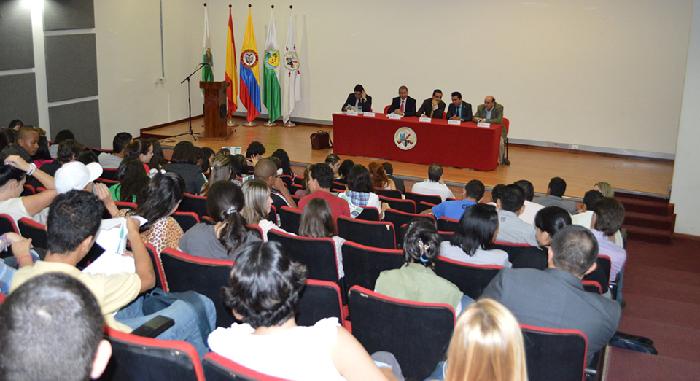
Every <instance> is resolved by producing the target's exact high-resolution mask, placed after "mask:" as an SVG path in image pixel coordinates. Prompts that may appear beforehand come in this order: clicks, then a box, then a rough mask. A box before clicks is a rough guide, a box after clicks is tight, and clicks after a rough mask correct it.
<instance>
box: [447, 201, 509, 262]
mask: <svg viewBox="0 0 700 381" xmlns="http://www.w3.org/2000/svg"><path fill="white" fill-rule="evenodd" d="M497 235H498V212H497V211H496V208H495V207H494V206H493V205H489V204H476V205H473V206H471V207H469V208H467V209H465V210H464V214H463V215H462V218H460V220H459V225H458V226H457V232H456V233H455V235H454V236H453V237H452V239H451V243H452V245H453V246H459V247H461V248H462V251H464V252H465V253H466V254H467V255H469V256H472V255H474V253H476V251H477V250H478V249H486V247H487V246H488V245H489V244H490V243H491V242H493V241H494V240H495V239H496V236H497Z"/></svg>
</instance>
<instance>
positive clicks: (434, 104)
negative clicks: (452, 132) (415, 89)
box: [417, 89, 447, 119]
mask: <svg viewBox="0 0 700 381" xmlns="http://www.w3.org/2000/svg"><path fill="white" fill-rule="evenodd" d="M446 106H447V105H446V104H445V102H443V101H442V90H440V89H435V90H433V96H432V97H431V98H428V99H426V100H424V101H423V104H422V105H421V106H420V108H419V109H418V112H417V114H418V115H425V116H427V117H430V118H438V119H441V118H442V114H444V113H445V107H446Z"/></svg>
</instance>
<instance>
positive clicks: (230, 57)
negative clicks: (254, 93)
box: [225, 6, 238, 118]
mask: <svg viewBox="0 0 700 381" xmlns="http://www.w3.org/2000/svg"><path fill="white" fill-rule="evenodd" d="M225 77H226V78H225V81H226V82H227V83H228V87H227V88H226V101H227V102H226V104H227V109H228V112H227V116H228V117H229V118H230V117H231V115H233V113H234V112H236V109H237V108H238V104H237V103H238V76H237V75H236V43H235V42H234V40H233V17H232V16H231V7H230V6H229V9H228V33H227V34H226V74H225Z"/></svg>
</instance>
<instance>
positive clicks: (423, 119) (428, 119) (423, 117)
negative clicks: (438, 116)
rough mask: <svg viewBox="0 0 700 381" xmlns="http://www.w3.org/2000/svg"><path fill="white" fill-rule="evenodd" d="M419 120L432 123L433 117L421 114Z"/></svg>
mask: <svg viewBox="0 0 700 381" xmlns="http://www.w3.org/2000/svg"><path fill="white" fill-rule="evenodd" d="M418 121H419V122H421V123H430V122H432V119H430V117H427V116H421V117H420V118H418Z"/></svg>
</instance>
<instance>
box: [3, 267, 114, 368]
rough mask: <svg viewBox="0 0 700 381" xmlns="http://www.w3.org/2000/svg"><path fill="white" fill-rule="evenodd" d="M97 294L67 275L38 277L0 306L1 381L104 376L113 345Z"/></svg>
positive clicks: (18, 289) (52, 274) (19, 288)
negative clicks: (106, 329)
mask: <svg viewBox="0 0 700 381" xmlns="http://www.w3.org/2000/svg"><path fill="white" fill-rule="evenodd" d="M104 322H105V321H104V318H103V316H102V313H101V311H100V305H99V304H98V302H97V300H96V299H95V296H94V295H93V294H92V292H91V291H90V290H89V289H88V288H87V287H85V286H84V285H83V284H82V283H81V282H80V281H79V280H77V279H75V278H73V277H71V276H68V275H65V274H61V273H49V274H43V275H39V276H35V277H34V278H32V279H31V280H29V281H27V282H25V283H24V284H23V285H22V286H20V287H18V288H17V289H16V290H15V291H14V292H13V293H12V294H11V295H10V296H9V297H8V298H7V300H5V302H4V303H3V304H2V306H1V307H0V343H2V345H0V379H3V380H44V379H54V380H76V381H78V380H87V379H95V378H98V377H99V376H100V375H101V374H102V372H103V371H104V369H105V367H106V366H107V364H108V362H109V358H110V356H111V355H112V346H111V345H110V344H109V342H108V341H107V340H105V339H104V334H103V327H104Z"/></svg>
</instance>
